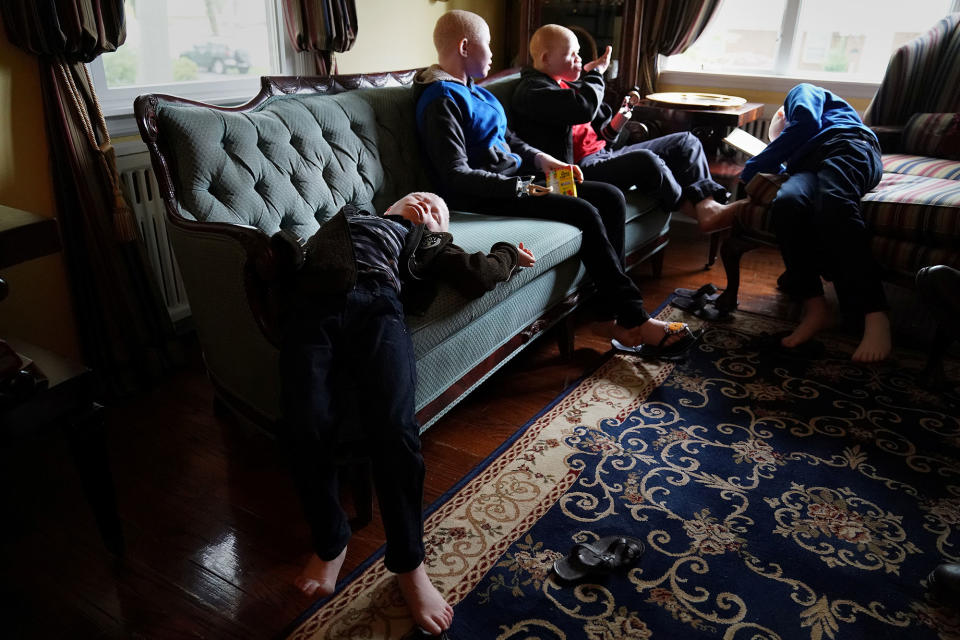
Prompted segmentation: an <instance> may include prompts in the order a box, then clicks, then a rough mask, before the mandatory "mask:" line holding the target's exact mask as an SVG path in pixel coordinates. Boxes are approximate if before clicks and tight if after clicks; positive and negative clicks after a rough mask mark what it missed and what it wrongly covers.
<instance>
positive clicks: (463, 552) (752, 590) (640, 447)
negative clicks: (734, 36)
mask: <svg viewBox="0 0 960 640" xmlns="http://www.w3.org/2000/svg"><path fill="white" fill-rule="evenodd" d="M667 316H669V317H672V318H678V319H687V318H686V317H684V316H683V314H682V312H680V311H677V310H670V309H668V310H667V311H665V312H664V313H662V314H661V316H660V317H667ZM694 322H695V321H694ZM783 328H785V325H783V324H782V323H780V322H778V321H776V320H772V319H769V318H763V317H760V316H754V315H750V314H746V313H738V314H737V317H736V322H734V323H730V324H718V325H714V326H712V327H710V328H709V329H708V331H707V332H706V334H705V336H704V340H703V342H702V343H701V344H700V345H699V346H698V348H696V349H695V350H694V352H693V353H692V354H691V356H690V358H689V359H688V360H687V361H685V362H681V363H678V364H677V365H674V364H662V363H661V364H658V363H648V362H643V361H640V360H637V359H634V358H632V357H628V356H619V355H616V356H612V357H611V358H610V359H609V360H607V361H606V363H605V364H604V365H603V366H601V367H600V368H599V369H598V370H597V371H596V372H595V373H593V374H592V375H590V376H589V377H587V378H586V379H584V380H583V381H581V382H580V383H579V384H577V385H576V386H575V387H574V388H572V389H570V390H569V391H567V392H566V393H565V394H564V395H563V396H562V397H560V398H559V399H558V400H556V401H555V402H554V403H553V404H552V405H551V406H550V407H548V408H547V409H545V410H544V412H543V413H542V414H541V415H540V416H538V417H537V418H535V419H534V420H532V421H531V422H530V423H529V424H528V425H526V426H525V427H524V428H523V429H521V430H520V431H519V432H518V433H517V435H516V436H515V437H514V438H513V439H512V440H511V441H510V442H508V443H506V444H505V445H504V446H503V447H502V448H501V449H500V450H499V451H497V452H496V453H495V454H494V455H493V456H491V458H490V459H489V460H488V461H487V462H486V463H485V464H484V465H483V466H482V468H480V469H478V470H476V471H475V473H474V474H473V475H471V476H470V477H469V478H468V479H466V480H464V482H462V483H461V484H460V485H459V486H458V487H456V488H455V489H454V490H453V491H451V492H450V494H448V496H446V497H445V499H444V500H442V501H440V503H439V504H437V505H434V507H433V510H432V511H431V512H430V514H429V516H428V518H427V520H426V543H427V550H428V560H427V564H428V570H429V573H430V576H431V578H432V579H433V581H434V582H435V583H436V584H437V586H438V587H439V588H440V589H441V591H442V592H443V593H444V594H445V595H446V597H447V598H448V600H449V601H450V602H451V603H454V604H456V607H455V610H456V617H455V620H454V626H453V629H452V630H451V636H452V637H453V638H455V639H457V640H477V639H483V640H485V639H494V638H496V639H502V640H521V639H523V640H533V639H541V640H559V639H569V640H574V639H580V638H586V639H589V640H643V639H647V638H654V639H658V638H664V639H666V638H685V639H693V638H718V639H720V638H722V639H725V640H746V639H750V640H761V639H763V640H767V639H774V638H783V639H786V638H802V639H804V640H807V639H809V640H820V639H824V638H844V639H845V638H870V639H871V640H875V639H878V638H911V639H913V638H940V639H945V638H960V613H958V612H955V611H949V610H947V609H946V608H943V607H939V606H937V604H936V603H935V602H932V601H931V600H929V599H928V597H927V596H926V594H925V584H924V581H925V578H926V576H927V574H928V573H929V572H930V570H931V569H933V567H935V566H936V565H937V564H939V563H940V562H942V561H960V418H958V416H960V399H958V397H957V396H955V395H952V394H938V393H933V392H930V391H928V390H927V389H925V388H924V387H923V386H922V385H920V384H918V383H917V382H916V375H917V372H918V371H919V370H920V369H921V368H922V366H923V359H922V357H921V356H920V355H919V354H909V353H899V352H898V353H897V355H896V358H895V359H894V360H892V361H891V362H889V363H886V364H883V365H880V366H872V367H871V366H857V365H855V364H853V363H851V362H850V360H849V355H850V353H851V352H852V350H853V347H854V344H853V343H852V342H850V341H847V340H843V339H839V338H838V339H833V338H825V339H824V340H823V343H824V345H825V347H826V354H825V355H824V356H823V357H821V358H818V359H816V360H805V359H801V358H796V357H790V356H785V355H777V354H771V353H767V352H766V350H765V349H762V348H760V347H758V345H757V341H756V339H755V338H756V336H758V335H761V334H762V333H764V332H766V333H773V332H776V331H779V330H781V329H783ZM950 373H951V375H952V377H953V379H957V376H958V375H960V371H958V370H957V368H956V367H954V369H953V370H952V371H951V372H950ZM620 533H624V534H629V535H633V536H636V537H639V538H641V539H642V540H643V541H644V543H645V544H646V552H645V553H644V555H643V556H642V558H641V559H640V561H639V562H638V563H637V564H636V565H635V566H634V567H633V568H632V569H631V570H630V571H629V572H625V573H622V574H620V575H613V576H609V577H607V578H605V579H603V580H599V581H596V582H595V583H592V584H582V585H579V586H575V587H565V586H560V585H559V584H557V583H556V582H554V580H553V579H552V578H551V577H550V566H551V565H552V563H553V561H554V560H555V559H556V558H558V557H560V556H561V555H563V554H565V553H566V552H567V551H568V550H569V549H570V547H571V546H572V545H573V544H574V543H576V542H582V541H590V540H593V539H596V538H597V537H602V536H604V535H611V534H620ZM409 629H410V620H409V618H408V617H407V616H406V613H405V609H404V606H403V602H402V600H401V599H400V596H399V593H398V592H397V590H396V587H395V583H394V581H393V580H391V579H390V575H389V573H387V572H386V571H385V569H384V567H383V564H382V561H381V560H380V559H379V558H374V559H372V560H371V562H370V563H368V564H367V565H366V566H364V567H362V568H361V569H360V570H358V571H357V572H355V574H354V575H353V576H352V577H351V579H350V581H349V583H348V584H346V585H345V586H344V587H342V588H341V589H340V591H339V592H338V593H337V594H336V595H334V596H333V597H332V598H330V599H329V600H327V601H326V602H324V603H322V604H321V605H320V606H319V607H318V608H317V609H315V610H313V611H311V612H309V613H308V614H305V616H304V617H303V618H302V620H301V622H300V623H299V625H298V626H297V627H296V628H295V629H294V630H293V632H292V633H291V637H293V638H297V639H306V638H311V639H330V640H332V639H340V638H370V639H374V638H400V637H402V636H403V635H404V634H405V633H407V632H408V631H409Z"/></svg>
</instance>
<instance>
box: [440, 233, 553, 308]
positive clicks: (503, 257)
mask: <svg viewBox="0 0 960 640" xmlns="http://www.w3.org/2000/svg"><path fill="white" fill-rule="evenodd" d="M534 262H536V259H535V258H534V256H533V252H532V251H530V250H529V249H527V248H525V247H523V243H521V246H520V247H515V246H514V245H512V244H510V243H509V242H498V243H496V244H495V245H493V247H492V248H491V249H490V253H484V252H482V251H477V252H476V253H467V252H466V251H464V250H463V249H462V248H461V247H458V246H457V245H455V244H450V245H447V247H446V248H445V249H444V250H443V252H442V253H441V254H440V255H438V256H437V258H436V259H435V260H434V261H433V263H432V264H431V265H430V272H431V274H432V275H433V276H434V277H436V278H438V279H441V280H443V281H445V282H447V283H448V284H450V285H451V286H452V287H453V288H454V289H456V290H457V291H459V292H460V293H462V294H463V295H465V296H466V297H468V298H479V297H480V296H482V295H483V294H484V293H486V292H488V291H492V290H493V288H494V287H496V286H497V283H499V282H506V281H507V280H509V279H510V276H512V275H513V273H514V272H515V271H516V270H517V267H522V266H532V265H533V263H534Z"/></svg>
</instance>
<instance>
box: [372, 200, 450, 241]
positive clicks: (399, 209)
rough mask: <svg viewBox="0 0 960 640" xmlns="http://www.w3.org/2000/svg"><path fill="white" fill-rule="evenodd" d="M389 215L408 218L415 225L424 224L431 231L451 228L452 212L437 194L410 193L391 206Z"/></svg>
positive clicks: (388, 209) (388, 210)
mask: <svg viewBox="0 0 960 640" xmlns="http://www.w3.org/2000/svg"><path fill="white" fill-rule="evenodd" d="M387 213H389V214H390V215H392V216H400V217H401V218H406V219H407V220H409V221H410V222H412V223H413V224H422V225H423V226H425V227H426V228H427V229H429V230H430V231H446V230H448V229H449V228H450V210H449V209H448V208H447V203H446V202H444V201H443V198H441V197H440V196H438V195H437V194H435V193H428V192H426V191H415V192H414V193H408V194H407V195H405V196H403V197H402V198H400V199H399V200H397V201H396V202H394V203H393V204H392V205H390V206H389V207H388V208H387Z"/></svg>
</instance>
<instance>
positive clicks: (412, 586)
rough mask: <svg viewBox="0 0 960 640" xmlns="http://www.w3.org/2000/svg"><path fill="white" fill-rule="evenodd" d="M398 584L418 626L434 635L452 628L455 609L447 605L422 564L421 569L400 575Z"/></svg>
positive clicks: (398, 575)
mask: <svg viewBox="0 0 960 640" xmlns="http://www.w3.org/2000/svg"><path fill="white" fill-rule="evenodd" d="M397 582H398V583H399V584H400V593H401V594H403V599H404V601H406V603H407V608H408V609H410V615H411V616H413V621H414V622H416V623H417V625H418V626H419V627H420V628H421V629H423V630H424V631H426V632H427V633H430V634H432V635H438V634H439V633H440V632H441V631H445V630H446V629H449V628H450V624H451V623H452V622H453V607H451V606H450V605H449V604H447V601H446V600H444V599H443V596H442V595H440V592H439V591H437V588H436V587H435V586H433V583H432V582H430V577H429V576H427V570H426V569H425V568H424V567H423V564H422V563H421V564H420V566H419V567H417V568H416V569H414V570H413V571H408V572H407V573H398V574H397Z"/></svg>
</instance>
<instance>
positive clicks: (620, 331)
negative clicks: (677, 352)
mask: <svg viewBox="0 0 960 640" xmlns="http://www.w3.org/2000/svg"><path fill="white" fill-rule="evenodd" d="M668 324H669V323H668V322H663V321H662V320H656V319H654V318H650V319H649V320H647V321H646V322H644V323H643V324H641V325H640V326H639V327H633V328H632V329H624V328H623V327H621V326H620V325H614V326H613V332H612V333H613V337H614V338H616V339H617V340H619V341H620V342H621V343H623V344H625V345H627V346H635V345H638V344H649V345H651V346H654V347H656V346H658V345H660V341H661V340H663V337H664V336H665V335H667V334H666V332H665V331H664V330H663V328H664V327H665V326H667V325H668ZM683 336H684V334H678V335H673V336H668V337H667V340H666V341H665V342H664V343H663V346H667V345H668V344H673V343H674V342H676V341H677V340H680V339H681V338H683Z"/></svg>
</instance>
